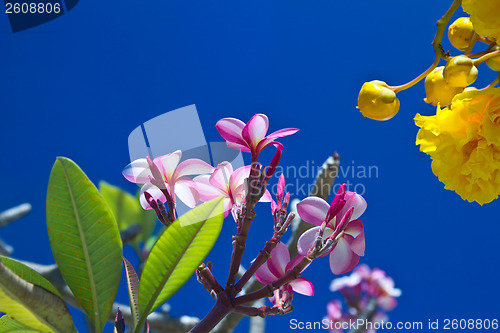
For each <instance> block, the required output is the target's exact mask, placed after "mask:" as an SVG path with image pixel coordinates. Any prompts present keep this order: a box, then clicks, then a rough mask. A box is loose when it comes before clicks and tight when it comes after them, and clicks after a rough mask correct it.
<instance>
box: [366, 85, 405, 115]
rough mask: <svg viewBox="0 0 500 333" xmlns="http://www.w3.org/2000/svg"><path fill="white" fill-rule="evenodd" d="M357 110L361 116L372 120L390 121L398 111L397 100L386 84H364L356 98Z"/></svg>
mask: <svg viewBox="0 0 500 333" xmlns="http://www.w3.org/2000/svg"><path fill="white" fill-rule="evenodd" d="M358 109H359V110H360V111H361V113H362V114H363V116H365V117H367V118H370V119H374V120H388V119H391V118H392V117H394V116H395V115H396V113H398V111H399V100H398V99H397V97H396V94H395V93H394V91H392V90H390V89H389V86H388V85H387V83H385V82H382V81H377V80H375V81H370V82H365V83H364V84H363V86H362V87H361V91H360V92H359V96H358Z"/></svg>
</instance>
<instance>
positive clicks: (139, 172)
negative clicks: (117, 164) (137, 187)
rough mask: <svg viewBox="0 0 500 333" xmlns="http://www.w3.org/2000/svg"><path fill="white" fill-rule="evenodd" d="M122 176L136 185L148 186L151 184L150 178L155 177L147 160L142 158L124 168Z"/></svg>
mask: <svg viewBox="0 0 500 333" xmlns="http://www.w3.org/2000/svg"><path fill="white" fill-rule="evenodd" d="M122 174H123V176H124V177H125V178H126V179H127V180H128V181H129V182H132V183H136V184H146V183H148V182H149V179H150V178H149V177H153V174H152V173H151V170H150V169H149V165H148V161H147V160H146V159H145V158H140V159H138V160H135V161H133V162H132V163H130V164H129V165H127V166H126V167H125V168H123V171H122Z"/></svg>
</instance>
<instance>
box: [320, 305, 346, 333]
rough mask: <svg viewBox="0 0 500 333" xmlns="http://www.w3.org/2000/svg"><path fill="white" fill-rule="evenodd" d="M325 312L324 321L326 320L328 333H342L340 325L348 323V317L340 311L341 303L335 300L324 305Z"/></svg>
mask: <svg viewBox="0 0 500 333" xmlns="http://www.w3.org/2000/svg"><path fill="white" fill-rule="evenodd" d="M326 311H327V318H326V319H328V331H329V332H330V333H343V332H344V330H343V329H342V325H343V324H344V323H345V322H348V318H347V317H348V315H347V314H346V313H345V312H344V310H343V309H342V303H341V302H340V301H339V300H336V299H335V300H333V301H331V302H329V303H328V304H327V305H326ZM344 326H345V324H344ZM347 327H349V326H347Z"/></svg>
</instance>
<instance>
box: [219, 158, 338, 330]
mask: <svg viewBox="0 0 500 333" xmlns="http://www.w3.org/2000/svg"><path fill="white" fill-rule="evenodd" d="M339 164H340V156H339V155H338V154H337V153H334V154H333V156H330V157H329V158H328V159H327V160H326V161H325V163H323V165H322V167H321V170H320V171H319V172H318V175H317V176H316V180H315V181H314V186H313V188H312V189H311V193H310V194H311V195H314V196H318V197H320V198H323V199H325V200H327V199H328V197H329V196H330V193H331V191H332V189H333V183H334V182H335V178H336V177H337V174H338V170H339ZM293 210H294V205H293V202H292V211H293ZM296 216H298V214H297V215H296ZM311 227H313V226H312V225H310V224H309V223H306V222H304V221H302V220H301V219H300V218H298V217H297V218H296V219H295V220H294V221H293V222H292V237H291V238H290V240H289V241H288V243H287V246H288V250H289V251H290V257H291V258H293V257H294V256H295V255H297V253H298V251H297V241H298V240H299V237H300V236H301V235H302V233H304V231H306V230H308V229H309V228H311ZM262 287H263V284H261V283H260V282H259V281H257V279H256V278H255V277H252V278H251V279H250V280H249V281H248V283H247V284H246V287H245V289H244V290H243V292H244V293H251V292H254V291H257V290H259V289H260V288H262ZM251 304H253V303H250V304H247V305H251ZM242 318H243V315H242V314H240V313H236V312H232V313H230V314H229V315H227V316H226V317H225V318H224V319H223V320H222V321H221V322H220V323H219V324H218V325H217V326H216V327H215V329H214V330H213V331H214V332H216V333H229V332H232V331H233V330H234V328H235V327H236V325H238V323H239V322H240V320H241V319H242Z"/></svg>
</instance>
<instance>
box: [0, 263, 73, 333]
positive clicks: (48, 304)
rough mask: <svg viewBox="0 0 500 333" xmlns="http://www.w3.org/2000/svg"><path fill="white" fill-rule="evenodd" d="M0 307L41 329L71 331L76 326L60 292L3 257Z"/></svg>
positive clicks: (38, 329) (26, 324)
mask: <svg viewBox="0 0 500 333" xmlns="http://www.w3.org/2000/svg"><path fill="white" fill-rule="evenodd" d="M0 311H2V312H5V313H7V314H9V315H10V316H11V318H13V319H15V321H17V322H18V323H19V324H22V325H23V326H26V327H29V328H32V329H35V330H36V331H39V332H57V333H67V332H73V329H74V327H73V321H72V319H71V315H70V313H69V310H68V307H67V306H66V303H64V301H63V300H62V299H61V298H60V297H59V296H57V295H56V294H54V293H52V292H50V291H48V290H47V289H45V288H43V287H40V286H37V285H35V284H33V283H30V282H27V281H25V280H23V279H22V278H20V277H19V276H17V275H16V273H14V272H13V271H12V270H10V269H9V268H8V267H7V266H6V265H5V264H4V263H3V261H0ZM11 324H12V323H11Z"/></svg>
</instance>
